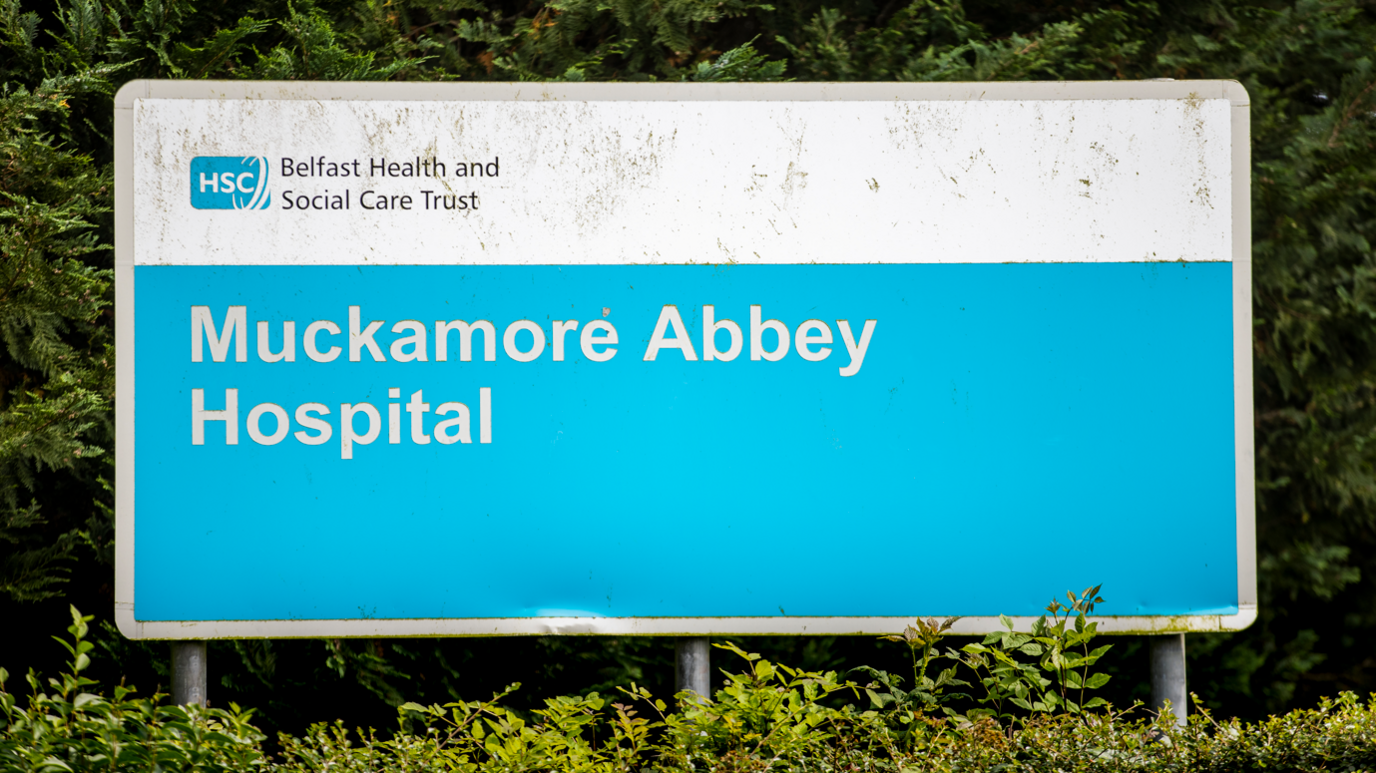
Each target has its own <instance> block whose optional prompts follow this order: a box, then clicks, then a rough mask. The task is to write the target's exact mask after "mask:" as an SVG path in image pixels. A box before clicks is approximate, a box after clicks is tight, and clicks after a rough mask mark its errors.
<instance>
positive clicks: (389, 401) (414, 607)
mask: <svg viewBox="0 0 1376 773" xmlns="http://www.w3.org/2000/svg"><path fill="white" fill-rule="evenodd" d="M135 286H136V301H137V305H136V308H137V314H136V324H137V336H138V342H139V343H138V349H137V353H136V357H137V359H136V364H135V367H136V374H137V375H136V379H137V388H136V391H137V403H136V416H137V418H136V419H135V421H136V430H137V443H138V451H137V454H138V455H137V472H136V500H135V501H136V520H135V534H136V538H135V545H136V557H135V594H136V595H135V598H136V606H135V616H136V618H137V619H140V620H145V621H158V620H245V619H342V618H490V617H537V616H607V617H626V616H643V617H709V616H710V617H715V616H752V617H753V616H776V615H777V616H910V615H915V614H919V613H921V614H937V615H944V614H951V615H956V614H958V615H995V614H999V613H1007V614H1014V615H1033V614H1037V613H1039V612H1040V610H1041V608H1042V607H1043V606H1044V605H1045V604H1046V602H1047V601H1048V600H1049V599H1050V598H1051V597H1052V596H1053V595H1057V594H1063V593H1064V592H1065V591H1066V590H1067V589H1074V590H1076V591H1078V590H1080V589H1082V588H1084V587H1086V586H1089V585H1094V584H1098V583H1103V584H1104V591H1103V593H1104V596H1105V597H1106V599H1107V603H1106V604H1105V605H1103V606H1102V608H1101V612H1102V613H1103V614H1117V615H1180V614H1232V613H1235V612H1236V611H1237V598H1238V596H1237V558H1236V555H1237V535H1236V512H1235V483H1234V480H1235V474H1234V472H1235V471H1234V431H1233V361H1232V345H1231V342H1232V334H1233V323H1232V301H1231V297H1232V290H1231V287H1232V266H1231V265H1230V264H1227V263H1210V264H1187V265H1182V264H1031V265H1026V264H1023V265H973V264H962V265H887V266H880V265H856V266H738V265H737V266H629V267H628V266H563V267H559V266H519V267H518V266H501V267H489V268H475V267H413V266H400V267H396V266H393V267H357V266H321V267H290V268H281V267H272V268H268V267H139V268H138V269H136V272H135ZM666 304H674V309H673V310H671V311H666V310H665V308H664V307H665V305H666ZM706 304H710V305H712V306H713V311H714V318H715V320H716V321H717V322H721V321H722V320H731V321H733V322H734V323H735V324H736V326H738V327H739V328H740V330H741V336H740V338H741V341H740V344H741V351H740V353H739V354H738V355H737V356H736V357H735V358H734V359H731V360H729V361H722V360H721V359H716V360H713V361H706V360H705V358H704V355H705V352H704V340H703V324H704V321H703V317H704V305H706ZM351 306H357V307H358V311H357V320H356V321H355V322H354V325H355V327H356V328H357V329H358V331H359V335H357V336H353V337H352V340H351V336H350V326H351V320H350V307H351ZM752 306H759V307H760V308H759V313H760V322H759V324H758V325H754V326H753V327H752V321H751V307H752ZM193 307H205V310H204V311H202V312H193ZM234 307H243V309H242V312H239V311H235V309H234ZM674 313H676V314H677V315H678V317H679V318H681V320H682V327H683V330H682V332H683V333H686V335H687V339H688V342H691V345H692V351H691V354H693V355H694V356H695V357H696V360H695V361H688V359H687V357H686V355H687V354H688V353H689V352H688V351H687V350H686V348H685V346H684V344H683V343H682V342H681V341H680V340H679V339H678V338H677V337H676V333H675V329H674V327H675V326H674V324H673V319H671V318H672V317H674ZM197 314H201V315H202V316H199V317H198V316H197ZM236 314H242V320H243V323H244V324H243V325H242V327H241V328H239V331H238V332H236V331H235V326H234V324H233V320H234V319H236ZM197 319H200V320H201V325H202V327H205V326H206V323H207V322H208V323H209V328H210V334H209V335H207V334H206V333H204V332H202V331H201V330H200V329H199V328H197V327H196V322H195V320H197ZM460 319H461V320H464V321H465V322H468V323H476V322H477V321H478V320H487V321H489V322H491V323H492V327H493V330H494V332H495V333H496V335H495V339H496V340H495V341H494V344H495V345H494V350H495V353H494V357H495V359H494V360H493V361H490V362H489V361H485V360H484V356H485V351H484V347H485V345H486V342H485V341H484V340H483V336H484V333H482V332H477V333H474V334H473V340H472V342H471V349H472V351H471V355H472V360H471V361H468V362H465V361H462V360H461V354H462V351H461V350H462V346H461V338H462V335H461V333H460V332H458V331H450V332H448V333H447V334H446V339H447V340H446V349H447V352H446V354H447V357H446V359H445V361H438V360H439V351H438V342H437V340H436V337H435V327H436V325H435V323H436V321H437V320H440V321H444V322H452V321H454V320H460ZM226 320H230V322H229V324H228V328H226V325H227V322H226ZM519 320H529V321H530V322H533V323H535V325H528V324H527V325H520V324H518V325H516V326H515V327H514V328H512V330H511V331H510V332H511V336H512V337H511V341H510V344H511V352H513V353H514V355H513V354H512V353H509V352H508V348H507V346H505V345H504V344H505V341H504V340H503V339H504V338H505V335H504V334H506V333H507V332H508V328H509V327H511V326H512V324H513V323H515V322H518V321H519ZM573 320H576V321H578V322H579V327H578V328H577V329H576V330H573V331H572V332H565V333H564V334H563V336H562V337H563V345H562V347H561V348H562V351H563V360H562V361H555V353H556V347H555V343H556V342H555V337H556V335H555V334H556V331H555V329H554V327H555V322H556V321H562V322H568V321H573ZM768 320H777V321H778V322H779V323H781V324H780V325H778V326H775V325H768V324H766V323H767V321H768ZM808 320H816V321H817V322H816V323H814V324H813V325H811V326H810V327H807V328H805V329H803V330H802V333H803V334H805V335H807V336H808V339H809V341H810V343H808V344H807V345H806V346H805V347H804V351H807V352H809V353H810V356H811V357H812V358H814V359H815V360H816V361H812V360H808V359H804V357H803V356H801V355H800V354H799V350H798V348H797V347H796V345H795V342H794V340H790V345H789V346H788V348H786V349H780V348H779V343H780V342H779V338H780V336H779V335H778V332H777V329H778V328H779V327H782V328H783V329H784V330H786V331H787V335H788V336H789V338H790V339H797V338H798V335H799V328H800V326H801V325H802V324H803V323H804V322H806V321H808ZM839 320H846V321H847V327H846V329H845V330H843V329H842V326H841V325H840V324H839V322H838V321H839ZM866 320H876V323H875V324H874V326H873V328H872V331H871V336H870V339H869V341H868V343H867V344H866V342H865V341H864V340H863V338H864V336H863V330H864V328H865V321H866ZM287 321H290V322H292V323H293V335H292V347H291V348H293V349H294V353H293V354H294V356H293V358H292V359H294V361H287V359H285V358H284V359H283V360H281V361H278V362H266V361H265V360H264V355H263V354H262V353H260V352H266V354H267V357H268V358H272V357H275V356H276V355H278V354H281V353H282V352H283V349H284V346H285V343H284V328H285V327H286V326H285V325H284V322H287ZM319 321H328V323H330V324H320V325H314V326H313V328H312V327H311V326H312V323H316V322H319ZM377 321H381V322H382V324H380V325H377V326H372V325H371V323H373V322H377ZM407 321H412V322H414V323H416V324H409V325H408V324H398V323H406V322H407ZM593 321H605V322H607V323H610V325H612V326H614V328H615V335H616V338H617V344H616V345H615V347H613V348H615V350H616V352H615V354H614V355H613V356H612V357H611V359H609V360H607V361H604V362H596V361H592V360H591V359H590V358H589V356H588V355H587V354H586V353H585V351H584V348H583V346H582V338H581V334H582V331H583V329H584V328H585V327H587V325H588V323H590V322H593ZM259 322H266V323H267V325H266V330H267V332H268V337H269V341H268V343H267V346H266V348H265V349H262V350H260V342H259V340H258V337H259V330H260V327H259V324H258V323H259ZM370 326H371V327H374V329H375V332H374V333H373V334H372V336H371V337H369V336H368V335H366V332H367V330H368V329H369V327H370ZM535 326H538V327H539V328H540V331H541V335H542V336H543V337H544V339H545V346H544V348H543V349H541V350H534V347H535V341H536V338H537V336H536V335H535V333H534V332H533V330H531V328H532V327H535ZM659 326H662V327H663V331H662V335H661V336H660V339H658V340H657V339H655V336H654V334H655V332H656V328H657V327H659ZM394 327H395V332H394ZM727 327H729V326H727ZM753 328H758V329H759V331H760V332H759V334H758V338H759V342H758V346H756V345H755V343H754V342H753V340H752V339H754V338H755V337H756V336H755V335H753V334H752V333H753V332H754V331H753ZM334 330H337V331H338V333H337V334H336V333H334V332H333V331H334ZM418 330H423V331H425V335H424V340H421V337H420V336H419V335H418V333H417V331H418ZM192 331H195V332H196V333H197V336H198V337H199V338H200V339H201V345H200V348H201V359H202V360H203V361H201V362H193V361H192V359H193V357H192V353H193V351H194V350H195V348H196V347H195V346H194V345H193V343H192V336H191V335H190V333H191V332H192ZM847 333H848V334H847ZM230 334H233V336H234V337H233V338H232V339H231V338H230V337H229V335H230ZM606 334H607V331H606V330H605V329H603V330H598V331H596V333H595V337H594V338H593V339H590V340H591V341H592V342H593V343H592V344H590V346H589V351H591V352H592V353H593V355H595V356H597V357H603V358H605V357H606V356H607V352H609V348H608V346H607V345H606V344H605V343H596V342H597V341H605V338H606ZM241 338H242V339H243V340H244V360H245V361H243V362H239V361H236V359H237V356H238V353H239V348H238V347H239V340H240V339H241ZM308 338H309V339H311V342H312V343H313V346H314V348H313V349H310V350H309V352H308V349H307V343H308V342H307V340H306V339H308ZM826 338H830V339H831V343H830V344H825V343H824V342H823V343H819V341H824V339H826ZM847 338H848V339H849V343H848V342H847ZM401 339H406V340H401ZM394 344H396V345H395V346H394ZM652 344H663V346H660V347H659V348H658V353H657V356H656V358H655V360H654V361H652V362H647V361H646V360H645V356H646V350H647V348H648V347H650V346H651V345H652ZM731 344H732V335H731V333H730V331H729V330H728V329H725V328H723V329H720V330H718V332H717V333H716V335H715V339H714V346H715V348H716V349H717V350H719V351H721V352H729V350H730V349H731V348H732V347H731ZM332 347H339V349H338V353H337V355H336V357H335V359H333V360H331V361H328V362H320V361H316V359H313V358H312V355H311V352H314V353H315V356H316V357H318V358H320V359H327V358H328V357H329V356H330V355H331V353H332V352H333V349H332ZM752 349H757V350H759V351H758V355H759V359H752ZM827 349H829V350H830V354H829V355H826V356H825V358H822V359H816V358H821V357H822V356H823V352H824V351H825V350H827ZM351 350H352V353H353V354H355V355H356V356H357V358H358V360H359V361H356V362H355V361H351V360H350V355H351ZM532 350H534V352H533V354H534V359H533V360H532V361H529V362H522V361H519V360H520V359H522V358H528V357H529V356H531V355H529V354H522V353H523V352H532ZM776 350H777V352H776ZM860 350H863V359H861V358H860ZM422 352H423V353H424V361H421V359H420V357H419V356H418V355H420V354H421V353H422ZM779 353H782V355H783V356H782V357H781V358H780V359H777V360H774V361H771V360H770V359H769V357H775V356H778V354H779ZM217 354H218V355H222V356H223V358H224V361H223V362H215V361H214V359H215V358H216V356H217ZM766 355H767V356H766ZM377 357H382V358H383V360H384V361H381V362H379V361H376V359H377ZM399 359H401V360H408V359H409V360H410V361H398V360H399ZM847 371H850V372H851V373H853V375H842V374H843V373H844V372H847ZM193 390H202V391H200V392H199V393H196V392H193ZM229 390H235V391H233V392H230V391H229ZM389 390H397V391H395V392H389ZM484 390H487V391H486V394H487V395H488V399H487V400H486V401H484V399H483V397H482V395H483V394H484ZM196 394H199V395H200V409H201V410H202V411H205V413H202V414H200V418H199V419H198V420H196V419H193V404H194V402H195V395H196ZM397 395H399V396H397ZM231 399H233V400H234V402H235V405H234V410H233V411H231V412H230V413H229V414H228V415H227V414H221V413H215V412H216V411H221V410H226V409H228V408H229V405H228V401H229V400H231ZM312 403H314V404H318V406H319V407H317V409H316V410H315V412H314V413H311V412H306V411H305V409H302V408H301V406H303V405H307V404H312ZM445 403H456V404H462V405H463V407H464V409H466V412H467V422H466V425H467V426H466V427H465V426H464V424H465V422H464V421H463V420H462V419H463V414H464V411H463V410H461V409H460V408H458V407H456V406H455V405H449V406H447V411H446V413H445V414H444V415H437V413H439V412H440V410H441V408H442V407H445V406H444V404H445ZM364 404H367V406H369V407H370V408H371V410H372V411H373V413H369V408H368V407H365V406H364ZM484 404H486V405H487V410H486V411H484V410H483V406H484ZM260 406H261V407H260ZM345 406H348V407H347V408H346V407H345ZM309 407H310V406H309V405H307V408H309ZM422 407H427V408H428V410H426V411H423V410H422ZM408 408H409V409H408ZM324 409H328V413H325V412H324ZM345 413H351V414H352V416H351V419H350V424H351V431H346V429H345V428H344V426H343V425H342V424H341V422H342V416H343V415H344V414H345ZM255 414H256V415H255ZM278 416H281V417H285V418H287V422H286V425H285V426H283V427H281V428H279V426H278V421H279V419H278V418H277V417H278ZM302 417H304V418H305V419H306V420H307V421H306V423H303V422H302V421H300V419H301V418H302ZM230 422H232V423H233V424H234V429H233V431H232V432H230V431H229V429H228V427H227V425H228V424H229V423H230ZM440 422H447V423H446V424H445V425H444V426H439V423H440ZM196 425H199V426H200V428H201V435H202V437H201V444H199V445H197V444H193V435H194V434H195V433H194V430H195V426H196ZM281 429H285V430H286V432H282V431H280V430H281ZM465 429H466V430H467V438H466V439H467V440H468V441H470V442H463V440H464V439H465V438H464V437H463V435H464V430H465ZM370 431H371V432H373V433H375V437H373V439H372V440H371V442H365V441H367V439H368V437H369V433H370ZM230 434H235V435H237V443H236V444H233V445H231V444H228V443H227V440H228V439H229V438H228V437H227V436H228V435H230ZM326 435H328V439H326V440H323V441H321V438H322V437H323V436H326ZM484 435H486V436H487V438H488V439H489V440H490V442H486V443H485V442H482V441H483V439H484ZM255 436H256V438H257V439H255ZM298 437H299V438H301V439H298ZM279 438H280V439H279ZM426 440H428V441H429V442H424V441H426ZM441 440H445V441H448V442H440V441H441ZM346 441H347V442H346ZM392 441H396V442H392ZM345 457H351V458H345Z"/></svg>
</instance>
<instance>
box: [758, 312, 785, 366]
mask: <svg viewBox="0 0 1376 773" xmlns="http://www.w3.org/2000/svg"><path fill="white" fill-rule="evenodd" d="M761 316H762V315H761V313H760V307H759V306H751V307H750V359H752V360H759V359H760V358H761V357H763V358H764V359H766V360H768V361H770V362H778V361H779V360H782V359H783V358H784V355H786V354H788V338H789V336H788V328H787V327H784V323H782V322H780V321H779V320H777V319H768V320H765V321H764V322H760V317H761ZM766 330H773V331H774V334H775V335H776V336H778V337H779V343H778V345H777V346H775V347H774V351H772V352H770V351H765V348H764V331H766Z"/></svg>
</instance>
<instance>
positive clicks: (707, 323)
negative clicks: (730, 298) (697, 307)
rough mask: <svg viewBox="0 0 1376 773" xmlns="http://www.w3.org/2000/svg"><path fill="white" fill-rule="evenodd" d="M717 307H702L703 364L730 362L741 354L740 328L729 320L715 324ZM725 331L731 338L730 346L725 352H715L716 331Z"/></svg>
mask: <svg viewBox="0 0 1376 773" xmlns="http://www.w3.org/2000/svg"><path fill="white" fill-rule="evenodd" d="M716 319H717V307H716V306H711V305H706V306H703V307H702V359H703V361H704V362H711V361H712V360H721V361H722V362H730V361H731V360H734V359H736V355H738V354H740V353H741V341H742V338H741V326H740V325H737V324H736V323H735V322H732V321H731V320H729V319H724V320H722V321H721V322H717V321H716ZM718 330H725V331H726V332H727V333H728V334H730V337H731V345H730V346H729V347H727V349H726V351H724V352H719V351H717V331H718Z"/></svg>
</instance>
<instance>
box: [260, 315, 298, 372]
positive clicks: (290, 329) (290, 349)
mask: <svg viewBox="0 0 1376 773" xmlns="http://www.w3.org/2000/svg"><path fill="white" fill-rule="evenodd" d="M258 359H260V360H262V361H263V362H281V361H282V360H286V361H287V362H296V323H295V322H291V321H287V322H283V323H282V352H281V353H280V354H273V353H272V340H271V337H270V336H269V334H268V323H266V322H259V323H258Z"/></svg>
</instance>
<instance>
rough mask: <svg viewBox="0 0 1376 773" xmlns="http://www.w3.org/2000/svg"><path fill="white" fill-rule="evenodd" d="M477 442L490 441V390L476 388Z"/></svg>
mask: <svg viewBox="0 0 1376 773" xmlns="http://www.w3.org/2000/svg"><path fill="white" fill-rule="evenodd" d="M478 442H479V443H491V442H492V390H491V389H489V388H487V387H483V388H481V389H479V390H478Z"/></svg>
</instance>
